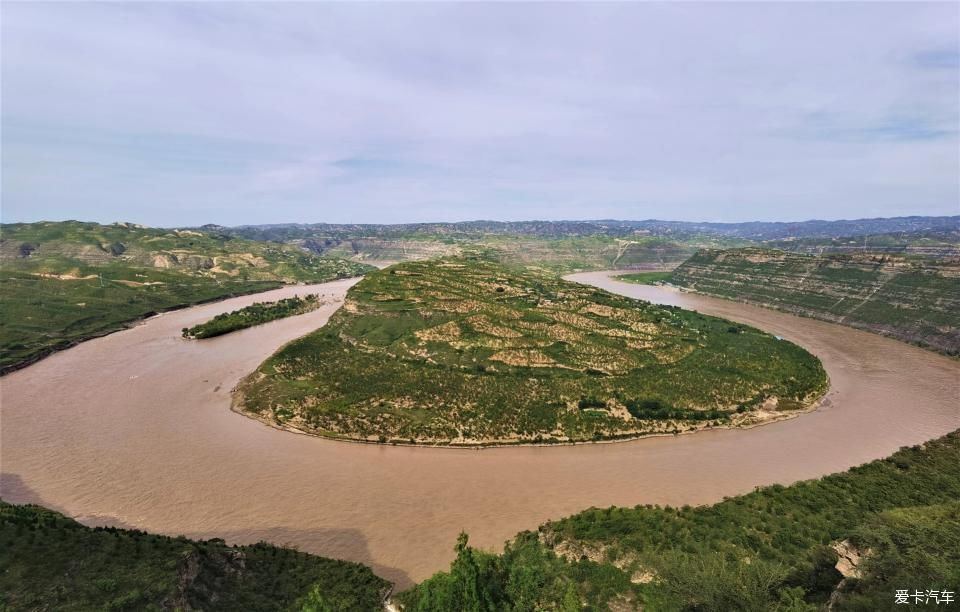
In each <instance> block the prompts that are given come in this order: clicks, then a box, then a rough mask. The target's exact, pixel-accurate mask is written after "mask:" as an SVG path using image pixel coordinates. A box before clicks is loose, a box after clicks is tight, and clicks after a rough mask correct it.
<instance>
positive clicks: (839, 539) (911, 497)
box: [400, 431, 960, 612]
mask: <svg viewBox="0 0 960 612" xmlns="http://www.w3.org/2000/svg"><path fill="white" fill-rule="evenodd" d="M958 500H960V431H956V432H953V433H952V434H949V435H948V436H946V437H944V438H940V439H938V440H934V441H932V442H928V443H927V444H924V445H922V446H916V447H911V448H904V449H901V450H900V451H899V452H897V453H896V454H894V455H893V456H892V457H890V458H888V459H883V460H879V461H874V462H872V463H868V464H866V465H862V466H859V467H856V468H853V469H851V470H850V471H848V472H845V473H841V474H833V475H830V476H826V477H824V478H821V479H819V480H811V481H805V482H799V483H797V484H794V485H792V486H789V487H784V486H780V485H775V486H772V487H765V488H761V489H757V490H756V491H754V492H753V493H750V494H747V495H742V496H739V497H734V498H729V499H726V500H724V501H722V502H720V503H717V504H714V505H712V506H703V507H698V508H690V507H687V506H685V507H683V508H671V507H659V506H637V507H635V508H607V509H591V510H588V511H586V512H583V513H580V514H577V515H574V516H572V517H570V518H566V519H563V520H560V521H556V522H553V523H548V524H546V525H544V526H542V527H541V528H540V530H539V532H538V533H531V532H524V533H521V534H520V535H519V536H518V537H517V538H516V540H515V541H514V542H512V543H510V544H508V545H507V548H506V551H505V552H504V554H503V555H499V556H497V555H491V554H487V553H483V552H480V551H476V550H473V549H471V548H469V547H468V546H466V539H465V538H463V537H462V538H461V540H460V542H459V543H458V547H457V551H458V556H457V560H456V561H455V562H454V563H453V564H452V565H451V568H450V571H449V572H441V573H438V574H436V575H435V576H433V577H432V578H430V579H429V580H426V581H425V582H423V583H421V584H420V585H418V586H416V587H414V588H413V589H411V590H409V591H407V592H405V593H402V594H401V595H400V599H401V600H402V601H403V602H404V603H405V604H407V609H408V610H415V611H423V612H428V611H434V610H437V611H439V610H447V609H450V608H449V607H446V605H447V603H448V602H455V603H456V604H457V605H456V606H454V607H455V608H456V609H459V610H476V611H480V610H517V611H519V610H541V609H552V610H581V609H589V610H603V609H607V606H609V607H610V608H611V609H619V608H618V606H622V607H623V608H624V609H633V608H634V607H637V606H643V607H644V608H645V609H649V610H658V611H660V610H663V611H674V610H690V611H693V610H704V611H721V610H722V611H728V610H731V611H732V610H749V611H757V612H762V611H768V610H783V611H796V612H799V611H804V610H806V611H813V610H817V609H819V608H820V607H822V606H824V605H825V604H826V602H827V601H828V600H829V599H830V598H831V596H833V598H834V599H833V604H832V609H833V610H841V611H842V610H856V611H863V612H873V611H876V610H895V609H897V607H896V605H895V603H894V592H895V590H896V589H909V590H910V592H911V593H912V592H913V590H914V589H920V590H923V589H946V590H952V591H953V592H954V594H956V593H957V592H958V590H960V501H958ZM838 550H845V551H853V553H854V555H855V556H854V560H855V561H858V562H857V563H855V564H854V565H847V566H846V567H844V570H845V572H846V574H847V577H846V578H844V575H843V574H841V572H840V571H838V569H837V567H835V566H837V564H838V560H839V556H838V552H837V551H838ZM847 556H848V558H849V555H847ZM841 567H843V566H842V565H841Z"/></svg>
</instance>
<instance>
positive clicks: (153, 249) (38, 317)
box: [0, 221, 372, 372]
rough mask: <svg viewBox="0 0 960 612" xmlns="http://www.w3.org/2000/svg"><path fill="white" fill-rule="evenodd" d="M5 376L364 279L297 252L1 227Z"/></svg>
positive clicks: (161, 235) (118, 229) (72, 229)
mask: <svg viewBox="0 0 960 612" xmlns="http://www.w3.org/2000/svg"><path fill="white" fill-rule="evenodd" d="M0 266H2V270H3V272H2V274H0V294H2V296H3V309H2V311H0V353H2V354H0V372H3V371H7V370H10V369H13V368H16V367H19V366H22V365H25V364H28V363H30V362H32V361H34V360H36V359H38V358H40V357H42V356H44V355H46V354H48V353H50V352H52V351H54V350H57V349H60V348H64V347H67V346H70V345H72V344H74V343H76V342H79V341H81V340H85V339H87V338H91V337H94V336H97V335H101V334H104V333H107V332H110V331H114V330H116V329H120V328H122V327H123V326H124V325H125V324H127V323H129V322H130V321H133V320H136V319H138V318H140V317H143V316H146V315H149V314H151V313H154V312H158V311H161V310H166V309H170V308H176V307H179V306H184V305H188V304H196V303H199V302H204V301H210V300H215V299H219V298H224V297H229V296H233V295H240V294H244V293H254V292H257V291H264V290H266V289H271V288H274V287H278V286H280V285H281V284H283V283H297V282H325V281H328V280H333V279H337V278H344V277H349V276H356V275H359V274H363V273H364V272H366V271H367V270H369V269H372V268H370V267H369V266H366V265H364V264H360V263H356V262H349V261H345V260H340V259H329V258H321V257H317V256H315V255H311V254H310V253H307V252H306V251H304V250H302V249H299V248H297V247H294V246H289V245H279V244H270V243H265V242H256V241H251V240H243V239H238V238H232V237H230V236H226V235H221V234H215V233H206V232H198V231H190V230H183V231H179V230H164V229H151V228H144V227H140V226H135V225H130V224H114V225H99V224H96V223H81V222H76V221H67V222H63V223H29V224H23V223H18V224H5V225H3V226H0Z"/></svg>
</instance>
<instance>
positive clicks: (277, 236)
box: [200, 215, 960, 241]
mask: <svg viewBox="0 0 960 612" xmlns="http://www.w3.org/2000/svg"><path fill="white" fill-rule="evenodd" d="M200 229H203V230H206V231H214V232H224V233H228V234H230V235H234V236H240V237H244V238H251V239H258V240H277V241H287V240H297V239H304V238H311V237H316V236H321V235H322V236H329V237H335V238H341V239H343V238H351V237H361V236H362V237H378V238H413V237H431V236H432V237H447V238H476V237H479V236H483V235H490V234H495V235H496V234H500V235H521V236H538V237H543V238H560V237H577V236H596V235H604V236H610V237H627V236H631V235H635V234H650V235H657V236H674V237H678V238H683V237H688V236H693V235H707V236H716V237H726V238H739V239H743V240H750V241H770V240H785V239H802V238H838V237H843V236H866V235H877V234H895V233H902V232H907V233H911V234H916V233H924V232H930V233H935V234H946V235H954V236H956V235H957V234H958V233H960V215H955V216H949V217H919V216H913V217H891V218H875V219H851V220H839V221H823V220H810V221H796V222H793V221H791V222H773V221H749V222H744V223H710V222H689V221H661V220H658V219H647V220H642V221H627V220H616V219H602V220H595V221H463V222H457V223H403V224H336V223H309V224H303V223H282V224H267V225H242V226H237V227H224V226H220V225H205V226H203V227H202V228H200Z"/></svg>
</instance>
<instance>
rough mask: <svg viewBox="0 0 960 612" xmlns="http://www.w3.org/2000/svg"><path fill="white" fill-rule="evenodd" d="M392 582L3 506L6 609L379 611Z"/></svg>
mask: <svg viewBox="0 0 960 612" xmlns="http://www.w3.org/2000/svg"><path fill="white" fill-rule="evenodd" d="M390 588H391V587H390V583H389V582H387V581H386V580H383V579H382V578H379V577H377V576H376V575H374V573H373V572H372V571H371V570H370V568H368V567H366V566H364V565H361V564H359V563H350V562H346V561H336V560H333V559H326V558H323V557H317V556H314V555H310V554H307V553H303V552H299V551H296V550H291V549H288V548H279V547H276V546H272V545H269V544H264V543H261V544H255V545H252V546H227V545H226V544H225V543H224V542H223V541H222V540H207V541H197V540H188V539H187V538H183V537H178V538H171V537H167V536H161V535H154V534H149V533H144V532H142V531H135V530H128V529H115V528H112V527H109V528H99V527H98V528H90V527H85V526H83V525H81V524H80V523H77V522H76V521H74V520H72V519H69V518H67V517H65V516H63V515H61V514H58V513H56V512H53V511H51V510H46V509H43V508H41V507H39V506H14V505H11V504H7V503H5V502H3V501H0V609H3V610H9V611H11V612H13V611H15V610H62V611H70V610H78V611H79V610H224V611H229V612H234V611H236V610H256V611H261V610H264V611H265V610H301V609H303V610H318V611H319V610H380V609H382V605H381V604H382V601H383V599H384V598H385V597H386V595H387V594H388V593H389V591H390Z"/></svg>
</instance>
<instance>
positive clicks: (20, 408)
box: [0, 273, 960, 588]
mask: <svg viewBox="0 0 960 612" xmlns="http://www.w3.org/2000/svg"><path fill="white" fill-rule="evenodd" d="M572 278H573V279H574V280H577V281H579V282H584V283H590V284H594V285H597V286H600V287H603V288H605V289H609V290H611V291H616V292H618V293H622V294H625V295H629V296H632V297H638V298H644V299H649V300H652V301H657V302H663V303H670V304H676V305H679V306H682V307H684V308H691V309H695V310H698V311H700V312H704V313H708V314H713V315H718V316H722V317H726V318H729V319H733V320H736V321H741V322H744V323H747V324H750V325H754V326H757V327H760V328H762V329H765V330H767V331H770V332H772V333H774V334H777V335H779V336H782V337H785V338H787V339H789V340H792V341H794V342H797V343H798V344H800V345H802V346H804V347H806V348H807V349H808V350H810V351H812V352H813V353H815V354H816V355H817V356H819V357H820V358H821V359H822V360H823V363H824V366H825V367H826V369H827V372H828V373H829V374H830V378H831V381H832V388H831V391H830V392H829V394H828V396H827V399H828V400H829V401H828V405H827V406H826V407H823V408H821V409H820V410H818V411H816V412H813V413H810V414H805V415H803V416H800V417H798V418H795V419H791V420H788V421H782V422H778V423H774V424H771V425H767V426H764V427H759V428H756V429H752V430H736V431H733V430H716V431H708V432H701V433H697V434H693V435H686V436H678V437H663V438H649V439H645V440H638V441H634V442H622V443H616V444H594V445H581V446H564V447H547V448H534V447H525V448H499V449H487V450H482V451H477V450H454V449H430V448H409V447H389V446H377V445H364V444H351V443H346V442H336V441H330V440H323V439H319V438H312V437H308V436H305V435H298V434H293V433H288V432H284V431H279V430H276V429H272V428H270V427H267V426H265V425H263V424H261V423H259V422H257V421H254V420H251V419H248V418H246V417H244V416H241V415H239V414H236V413H233V412H231V411H230V408H229V406H230V389H231V388H232V387H233V386H234V385H235V384H236V382H237V381H238V380H239V379H240V378H241V377H242V376H243V375H245V374H247V373H248V372H250V371H252V370H253V369H255V368H256V367H257V365H258V364H259V363H260V362H261V361H262V360H263V359H265V358H266V357H267V356H269V355H270V354H271V353H272V352H273V351H275V350H276V349H277V348H278V347H279V346H281V345H282V344H284V343H286V342H288V341H290V340H292V339H294V338H297V337H299V336H301V335H303V334H305V333H307V332H309V331H311V330H313V329H316V328H317V327H319V326H320V325H322V324H323V323H324V322H325V321H326V320H327V317H329V316H330V314H331V313H332V312H333V311H334V310H335V309H336V308H337V307H338V306H339V305H340V302H339V301H332V300H340V299H341V298H342V296H343V294H344V292H345V291H346V290H347V288H348V287H350V285H351V284H352V283H353V282H355V281H350V280H348V281H337V282H333V283H327V284H325V285H318V286H315V287H286V288H283V289H279V290H275V291H271V292H267V293H266V294H260V295H257V296H247V297H240V298H235V299H230V300H227V301H224V302H219V303H216V304H207V305H203V306H197V307H195V308H190V309H187V310H181V311H176V312H171V313H167V314H164V315H161V316H158V317H154V318H152V319H149V320H147V321H145V322H144V323H143V324H141V325H138V326H136V327H134V328H132V329H129V330H126V331H122V332H118V333H115V334H112V335H110V336H106V337H104V338H100V339H96V340H91V341H89V342H85V343H83V344H81V345H79V346H77V347H75V348H72V349H70V350H67V351H64V352H62V353H59V354H56V355H54V356H52V357H50V358H48V359H45V360H43V361H40V362H39V363H36V364H34V365H32V366H30V367H28V368H25V369H23V370H20V371H17V372H13V373H11V374H9V375H7V376H5V377H3V378H2V379H0V388H2V409H0V429H2V436H0V471H2V480H0V487H2V489H0V494H2V496H3V498H4V499H6V500H8V501H13V502H34V503H38V504H43V505H44V506H48V507H50V508H53V509H56V510H58V511H60V512H63V513H65V514H67V515H70V516H73V517H77V518H78V519H80V520H81V521H83V522H85V523H87V524H113V525H121V526H129V527H135V528H139V529H145V530H149V531H155V532H162V533H166V534H172V535H175V534H185V535H187V536H190V537H201V538H209V537H222V538H224V539H226V540H227V541H228V542H236V543H248V542H255V541H258V540H268V541H270V542H274V543H278V544H290V545H294V546H296V547H297V548H299V549H300V550H306V551H309V552H313V553H317V554H321V555H326V556H331V557H338V558H343V559H350V560H355V561H361V562H363V563H367V564H369V565H371V566H372V567H373V568H374V569H375V571H376V572H377V573H379V574H380V575H382V576H384V577H386V578H388V579H390V580H393V581H395V582H396V583H397V584H398V586H399V587H400V588H403V587H406V586H409V585H410V584H411V583H412V581H419V580H422V579H423V578H425V577H427V576H429V575H430V574H431V573H433V572H435V571H437V570H440V569H443V568H445V567H446V565H447V564H448V563H449V561H450V560H451V559H452V558H453V545H454V541H455V539H456V536H457V533H458V532H459V531H461V530H466V531H467V532H469V534H470V537H471V542H472V543H474V544H476V545H479V546H482V547H486V548H490V549H499V548H500V547H501V545H502V543H503V541H504V540H506V539H508V538H510V537H512V536H513V535H514V534H516V533H517V532H518V531H521V530H523V529H534V528H536V526H537V525H538V524H540V523H542V522H543V521H545V520H547V519H552V518H559V517H562V516H565V515H569V514H572V513H575V512H577V511H579V510H583V509H585V508H588V507H590V506H598V507H604V506H609V505H624V506H633V505H635V504H643V503H659V504H703V503H708V502H713V501H717V500H719V499H720V498H722V497H723V496H727V495H735V494H738V493H744V492H747V491H750V490H751V489H753V488H754V487H756V486H758V485H765V484H770V483H784V484H787V483H791V482H793V481H796V480H799V479H805V478H813V477H817V476H820V475H823V474H827V473H830V472H835V471H838V470H843V469H846V468H849V467H851V466H853V465H857V464H859V463H863V462H866V461H870V460H872V459H876V458H879V457H883V456H885V455H888V454H890V453H891V452H893V451H895V450H896V449H897V448H899V447H901V446H904V445H910V444H917V443H920V442H923V441H925V440H929V439H931V438H934V437H937V436H940V435H943V434H945V433H947V432H948V431H951V430H953V429H956V428H958V427H960V396H958V394H960V390H958V381H960V363H958V362H956V361H952V360H950V359H948V358H946V357H941V356H939V355H935V354H933V353H930V352H928V351H924V350H921V349H918V348H914V347H911V346H908V345H905V344H902V343H899V342H896V341H893V340H888V339H885V338H882V337H880V336H876V335H873V334H868V333H865V332H861V331H856V330H853V329H848V328H844V327H840V326H837V325H831V324H828V323H822V322H818V321H813V320H810V319H804V318H800V317H795V316H792V315H788V314H782V313H778V312H774V311H771V310H765V309H762V308H758V307H753V306H748V305H743V304H738V303H734V302H729V301H724V300H718V299H711V298H707V297H703V296H698V295H692V294H684V293H677V292H674V291H671V290H667V289H660V288H654V287H645V286H641V285H632V284H626V283H621V282H618V281H615V280H612V279H610V278H609V277H608V276H607V274H605V273H588V274H579V275H575V276H574V277H572ZM306 292H320V293H323V294H326V296H327V299H328V300H331V303H330V304H329V305H328V306H325V307H323V308H321V309H320V310H318V311H315V312H312V313H309V314H305V315H301V316H299V317H293V318H289V319H284V320H280V321H275V322H273V323H269V324H267V325H264V326H261V327H256V328H252V329H247V330H244V331H240V332H237V333H233V334H229V335H226V336H222V337H219V338H214V339H210V340H204V341H187V340H183V339H181V338H180V329H181V328H182V327H185V326H190V325H193V324H196V323H199V322H201V321H204V320H206V319H208V318H209V317H211V316H213V315H215V314H217V313H220V312H225V311H229V310H234V309H236V308H238V307H240V306H245V305H247V304H250V303H251V302H253V301H256V300H261V301H262V300H264V299H271V300H272V299H277V298H280V297H287V296H290V295H293V294H295V293H299V294H303V293H306Z"/></svg>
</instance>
